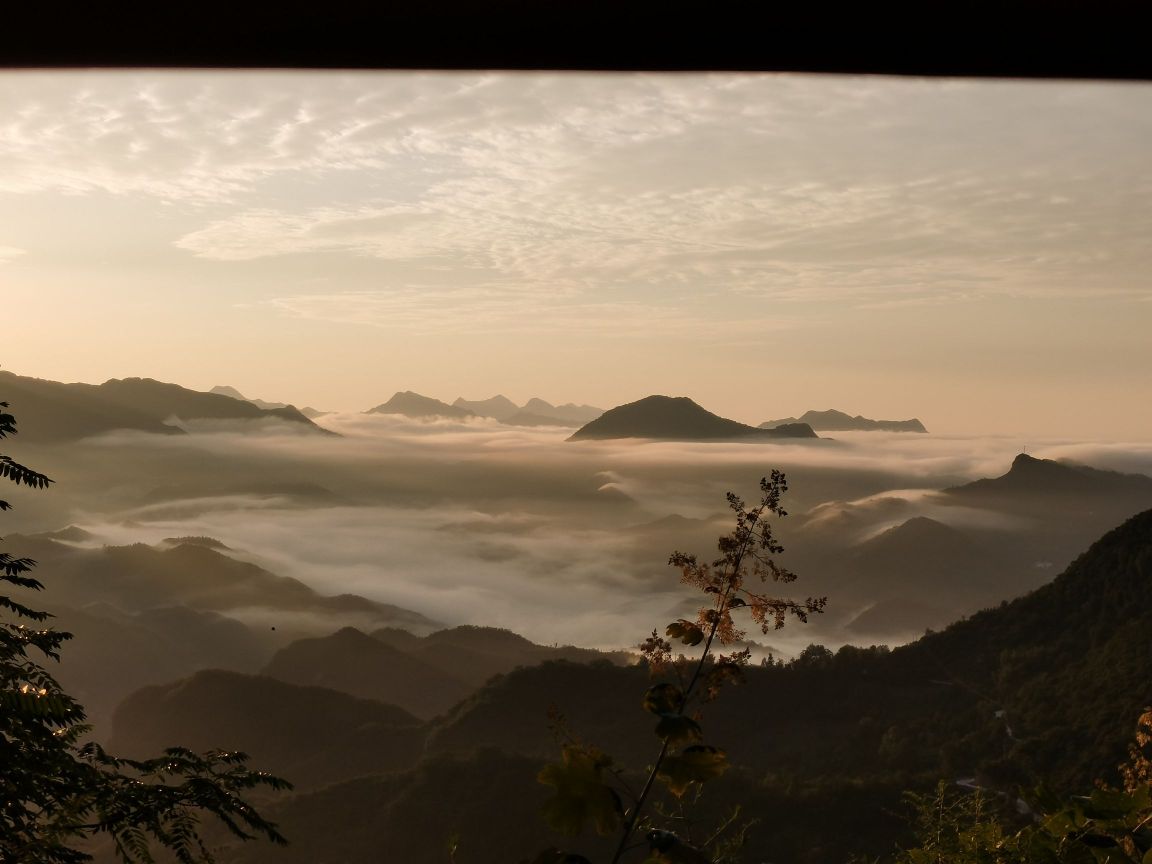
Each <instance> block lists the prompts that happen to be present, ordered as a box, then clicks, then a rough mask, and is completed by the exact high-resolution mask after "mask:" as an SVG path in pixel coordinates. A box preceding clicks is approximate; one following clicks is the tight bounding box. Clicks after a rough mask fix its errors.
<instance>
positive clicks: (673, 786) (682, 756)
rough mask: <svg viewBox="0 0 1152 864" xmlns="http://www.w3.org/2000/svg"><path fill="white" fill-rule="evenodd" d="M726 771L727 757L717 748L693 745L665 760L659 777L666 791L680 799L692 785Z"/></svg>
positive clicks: (712, 778)
mask: <svg viewBox="0 0 1152 864" xmlns="http://www.w3.org/2000/svg"><path fill="white" fill-rule="evenodd" d="M727 770H728V756H727V755H726V754H725V753H724V751H723V750H721V749H720V748H719V747H712V746H710V745H708V744H695V745H693V746H691V747H686V748H684V750H683V751H681V752H680V753H679V754H678V755H675V756H669V757H667V758H665V760H664V762H663V764H662V765H661V766H660V771H659V777H660V779H661V780H663V781H664V782H665V784H667V786H668V790H669V791H670V792H671V793H672V794H673V795H675V796H677V797H680V796H681V795H683V794H684V793H685V792H686V791H688V787H689V786H691V785H692V784H693V783H705V782H707V781H709V780H714V779H716V778H717V777H719V776H720V775H721V774H723V773H724V772H725V771H727Z"/></svg>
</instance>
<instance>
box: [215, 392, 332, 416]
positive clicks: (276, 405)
mask: <svg viewBox="0 0 1152 864" xmlns="http://www.w3.org/2000/svg"><path fill="white" fill-rule="evenodd" d="M208 392H209V393H215V394H217V395H219V396H227V397H228V398H229V399H238V400H240V401H241V402H248V403H251V404H252V405H255V406H256V407H257V408H263V409H264V410H265V411H277V410H281V409H284V408H291V409H293V410H294V411H295V410H299V412H300V413H301V414H303V415H304V416H305V417H307V418H308V419H309V420H315V419H316V418H317V417H323V416H324V415H325V414H327V413H328V412H327V411H318V410H316V409H315V408H309V407H307V406H305V407H304V408H300V409H297V408H296V406H295V405H289V404H288V403H287V402H265V401H264V400H263V399H249V398H248V397H247V396H245V395H244V394H243V393H241V392H240V391H239V390H237V389H236V388H235V387H229V386H228V385H227V384H221V385H217V386H215V387H213V388H212V389H211V390H209V391H208Z"/></svg>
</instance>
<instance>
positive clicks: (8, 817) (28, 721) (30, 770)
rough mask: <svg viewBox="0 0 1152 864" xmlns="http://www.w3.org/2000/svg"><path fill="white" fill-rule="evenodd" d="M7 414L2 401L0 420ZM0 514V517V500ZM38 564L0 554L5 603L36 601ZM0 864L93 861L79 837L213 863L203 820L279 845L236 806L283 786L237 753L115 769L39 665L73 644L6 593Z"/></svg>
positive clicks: (4, 422) (11, 467) (6, 472)
mask: <svg viewBox="0 0 1152 864" xmlns="http://www.w3.org/2000/svg"><path fill="white" fill-rule="evenodd" d="M7 408H8V404H7V403H5V402H0V409H7ZM15 432H16V421H15V418H14V417H13V416H12V415H11V414H9V413H7V411H6V410H0V438H5V437H7V436H9V435H12V434H15ZM0 476H2V477H6V478H7V479H9V480H11V481H13V482H15V483H16V484H18V485H20V484H23V485H26V486H30V487H32V488H35V489H44V488H46V487H47V486H48V485H49V484H50V483H52V480H51V479H50V478H48V477H46V476H45V475H43V474H41V473H39V472H37V471H33V470H32V469H30V468H27V467H25V466H23V465H21V464H19V463H18V462H16V461H15V460H13V459H12V458H11V457H9V456H6V455H3V454H0ZM0 509H3V510H7V509H9V504H8V503H7V502H6V501H0ZM35 566H36V562H35V561H33V560H31V559H29V558H20V557H14V556H12V555H10V554H8V553H5V552H0V583H3V587H4V588H5V589H6V590H7V591H9V592H11V591H14V590H15V591H18V590H25V591H40V590H42V589H43V585H42V584H41V583H40V582H39V581H38V580H37V579H35V578H33V577H32V576H31V575H29V574H30V573H31V571H32V569H33V568H34V567H35ZM0 613H3V614H5V615H6V616H7V617H9V618H11V620H0V765H3V771H2V772H0V860H2V861H5V862H13V864H72V862H79V861H85V860H88V859H89V858H90V857H91V856H89V855H88V854H87V853H85V852H83V851H81V850H80V849H78V848H76V844H77V843H78V842H79V841H81V840H82V839H84V838H88V837H92V836H95V835H99V834H106V835H108V836H109V837H110V838H111V840H112V842H113V845H114V846H115V849H116V852H117V853H118V855H119V857H120V858H121V859H122V860H124V861H125V862H129V864H132V862H151V861H152V860H153V859H152V856H151V852H150V841H154V842H156V843H158V844H159V845H160V846H162V847H165V848H166V849H168V850H170V851H171V853H172V854H173V855H174V856H175V858H176V860H177V861H179V862H182V864H193V862H207V861H211V860H212V856H211V854H210V853H209V850H208V848H207V847H206V845H205V844H204V842H203V840H202V839H201V837H200V834H199V820H200V817H201V815H202V814H204V813H208V814H211V815H213V816H215V817H216V818H217V819H218V820H219V821H220V822H222V823H223V824H224V826H225V827H226V828H227V829H228V830H229V831H231V832H232V833H233V834H235V835H236V836H238V837H241V838H244V839H248V838H251V837H254V836H256V835H260V836H263V837H266V838H268V839H269V840H272V841H273V842H277V843H283V842H284V838H283V837H282V836H281V835H280V833H279V831H278V830H277V829H276V826H275V825H274V824H273V823H271V822H269V821H267V820H266V819H264V818H263V817H262V816H261V815H260V814H259V812H257V810H256V809H255V808H254V807H253V806H252V805H251V804H250V803H249V802H248V801H246V800H245V799H244V797H243V793H245V792H247V791H249V790H252V789H256V788H258V787H270V788H272V789H285V788H289V784H287V783H286V782H285V781H283V780H281V779H279V778H277V777H273V776H272V775H270V774H266V773H264V772H259V771H253V770H251V769H249V768H247V767H246V766H245V761H246V759H247V757H246V756H245V755H244V754H243V753H229V752H223V751H211V752H208V753H205V754H202V755H197V754H195V753H192V752H189V751H187V750H184V749H179V748H174V749H169V750H166V751H165V752H164V755H162V756H160V757H158V758H155V759H148V760H131V759H118V758H116V757H114V756H111V755H109V754H108V753H106V752H104V750H103V749H102V748H101V747H100V746H99V745H97V744H94V743H87V744H82V743H81V742H82V738H83V737H84V735H85V734H86V733H87V732H88V731H89V727H87V726H86V725H84V719H85V715H84V709H83V707H82V706H81V705H80V704H79V703H78V702H77V701H76V700H75V699H73V698H72V697H70V696H69V695H68V694H67V693H65V692H64V691H63V690H62V689H61V687H60V685H59V684H58V683H57V682H56V680H55V679H54V678H53V677H52V675H51V674H50V673H49V672H48V671H47V669H45V668H44V666H43V665H41V664H42V661H41V660H39V659H38V656H37V655H38V654H39V655H43V657H44V658H47V659H49V660H59V659H60V648H61V646H62V645H63V643H64V642H66V641H67V640H68V639H70V638H71V634H69V633H66V632H63V631H59V630H54V629H52V628H51V627H50V626H44V625H45V622H47V621H48V619H49V618H50V617H51V616H50V615H49V614H48V613H47V612H44V611H41V610H38V609H34V608H32V607H30V606H28V605H26V604H25V603H23V602H21V601H20V600H18V599H16V598H15V597H14V596H12V595H11V594H8V593H6V594H3V595H0Z"/></svg>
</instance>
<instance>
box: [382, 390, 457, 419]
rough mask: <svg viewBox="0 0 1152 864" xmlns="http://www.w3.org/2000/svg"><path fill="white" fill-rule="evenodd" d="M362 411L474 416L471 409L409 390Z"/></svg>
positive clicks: (421, 416)
mask: <svg viewBox="0 0 1152 864" xmlns="http://www.w3.org/2000/svg"><path fill="white" fill-rule="evenodd" d="M364 413H365V414H403V415H404V416H405V417H415V418H430V417H451V418H456V419H464V418H465V417H475V416H476V415H475V414H474V413H473V412H472V411H469V410H467V409H465V408H458V407H456V406H455V405H449V404H448V403H447V402H441V401H440V400H439V399H433V398H431V397H430V396H421V395H420V394H419V393H413V392H412V391H411V390H399V391H397V392H396V393H394V394H393V396H392V398H391V399H389V400H388V401H387V402H383V403H381V404H380V405H377V406H376V407H375V408H369V409H368V410H367V411H365V412H364Z"/></svg>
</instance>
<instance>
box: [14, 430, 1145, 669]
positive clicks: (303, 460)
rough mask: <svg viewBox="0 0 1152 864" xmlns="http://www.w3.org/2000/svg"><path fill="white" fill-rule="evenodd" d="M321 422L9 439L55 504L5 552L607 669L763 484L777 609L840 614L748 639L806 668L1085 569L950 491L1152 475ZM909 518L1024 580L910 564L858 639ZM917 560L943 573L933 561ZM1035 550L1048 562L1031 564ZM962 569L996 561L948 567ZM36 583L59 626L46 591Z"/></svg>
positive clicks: (1125, 460)
mask: <svg viewBox="0 0 1152 864" xmlns="http://www.w3.org/2000/svg"><path fill="white" fill-rule="evenodd" d="M320 422H321V424H322V425H324V426H326V427H327V428H329V429H331V430H333V431H336V432H338V433H340V436H341V437H320V436H317V435H314V434H311V435H310V434H301V433H298V432H289V431H287V430H284V429H280V428H273V429H269V428H261V429H258V430H251V429H243V428H239V427H237V426H236V425H235V424H231V425H227V424H224V425H222V424H215V425H210V424H201V425H193V426H192V427H191V430H192V432H191V434H189V435H185V436H174V437H167V436H165V437H160V436H152V435H146V434H128V433H124V434H117V435H111V436H105V437H100V438H95V439H88V440H84V441H81V442H79V443H72V444H65V445H59V446H56V447H47V446H38V445H36V444H35V442H32V441H23V440H20V439H15V440H14V441H13V442H11V446H10V447H9V448H8V449H9V451H10V452H11V453H12V454H13V455H14V456H16V457H18V458H20V459H21V461H23V462H25V463H26V464H29V465H31V466H33V467H36V468H38V469H39V470H42V471H45V472H46V473H48V474H49V475H50V476H52V477H53V478H54V479H55V480H56V481H57V482H56V484H55V485H54V486H53V487H52V488H51V489H50V490H49V491H47V492H30V491H29V492H25V491H23V490H21V491H20V493H19V495H18V496H17V495H15V494H13V495H10V496H9V497H10V498H11V499H12V500H13V503H14V504H16V505H17V509H15V510H14V511H12V513H11V514H8V515H7V516H6V517H5V531H6V533H13V532H15V531H21V532H24V533H32V532H37V531H48V530H54V529H58V528H61V527H63V526H66V525H69V524H75V525H78V526H80V527H82V528H84V529H86V530H87V531H89V532H91V533H92V535H93V537H92V538H91V539H90V540H84V541H80V542H81V543H82V544H85V545H96V546H99V545H124V544H132V543H146V544H156V543H159V542H160V541H161V540H163V539H165V538H172V537H186V536H207V537H212V538H216V539H217V540H219V541H221V542H222V543H224V544H225V545H226V546H227V547H229V550H231V551H230V552H228V553H227V554H230V555H233V556H234V557H238V558H241V559H244V560H248V561H252V562H255V563H257V564H259V565H261V566H262V567H264V568H266V569H268V570H271V571H272V572H274V573H277V574H280V575H283V576H291V577H295V578H297V579H299V580H301V581H303V582H304V583H306V584H307V585H309V586H311V587H312V588H314V589H316V590H317V591H319V592H321V593H324V594H341V593H355V594H360V595H363V596H364V597H367V598H370V599H373V600H377V601H381V602H385V603H389V604H395V605H398V606H402V607H405V608H408V609H411V610H414V611H416V612H419V613H422V614H423V615H425V616H428V617H429V618H431V619H434V620H435V621H437V622H442V623H443V624H445V625H453V624H465V623H470V624H483V625H494V626H499V627H506V628H509V629H512V630H515V631H516V632H518V633H521V634H523V635H525V636H527V637H528V638H530V639H532V640H534V641H536V642H540V643H544V644H552V643H561V644H564V643H572V644H578V645H584V646H596V647H613V648H614V647H621V646H631V645H635V644H636V643H637V642H639V641H640V640H641V639H642V638H643V637H644V636H645V634H647V633H648V632H650V631H651V630H652V628H653V627H657V626H659V627H661V628H662V627H663V625H664V624H665V623H666V622H667V621H668V620H669V618H670V617H671V616H674V615H677V614H684V613H686V612H687V611H688V610H689V609H690V608H691V607H692V606H693V605H695V604H696V602H697V600H698V598H697V597H694V596H693V595H692V592H691V591H690V590H689V589H687V588H685V587H683V586H681V585H680V584H679V581H678V575H679V574H678V573H677V572H676V571H674V570H673V569H672V568H670V567H668V566H667V563H666V562H667V559H668V555H669V554H670V553H671V552H672V551H673V550H674V549H680V550H683V551H690V552H695V553H697V554H698V555H699V556H700V557H711V556H712V554H713V553H714V551H715V540H716V537H717V536H718V535H719V534H720V533H723V532H726V531H728V530H730V521H729V519H728V517H727V515H726V505H725V499H724V495H725V493H726V492H727V491H729V490H732V491H735V492H736V493H738V494H740V495H742V496H744V497H745V498H746V499H747V500H749V501H754V500H755V498H756V490H757V481H758V479H759V478H760V477H761V476H763V475H765V474H767V473H768V472H769V471H770V470H771V469H773V468H780V469H782V470H784V471H786V472H787V475H788V480H789V482H790V485H791V491H790V492H789V494H788V496H787V497H786V500H785V506H786V507H787V508H788V510H789V511H790V514H791V515H789V516H788V517H787V518H786V519H784V520H783V521H782V522H780V523H779V531H778V533H779V535H780V537H781V539H782V540H783V542H784V544H785V546H786V547H787V551H786V552H785V553H784V554H783V555H782V556H780V557H779V561H780V563H782V564H784V565H785V566H788V567H791V568H792V569H794V570H795V571H796V572H797V573H798V574H799V576H800V579H799V581H797V582H796V583H794V584H793V585H791V586H780V593H791V594H796V595H801V596H803V595H807V594H810V593H827V594H828V613H827V615H825V616H823V620H818V621H814V622H813V623H811V624H809V625H806V626H805V625H801V624H793V623H790V624H789V625H788V626H787V627H786V628H785V629H784V630H782V631H779V632H776V633H771V634H768V635H767V636H761V635H760V634H759V633H752V634H749V635H750V638H754V639H756V640H757V641H760V642H762V643H763V644H765V645H770V646H772V647H773V648H774V649H775V650H776V651H778V652H781V653H784V654H793V653H795V652H796V651H798V650H799V649H800V648H802V647H803V646H805V645H807V644H809V643H811V642H816V641H819V642H823V643H824V644H828V645H832V646H834V645H838V644H841V643H843V642H846V641H854V642H864V643H871V642H887V643H895V642H899V641H903V640H906V639H908V638H912V637H914V636H916V635H918V634H919V633H920V632H923V630H924V628H925V627H927V626H932V627H938V626H941V625H942V624H945V623H947V621H948V620H950V619H951V618H954V617H957V616H959V615H961V614H965V613H969V612H971V611H974V609H975V608H979V607H980V606H982V605H986V604H987V603H988V602H994V601H995V600H997V599H1003V598H1004V597H1010V596H1013V595H1014V594H1016V593H1021V592H1022V591H1024V590H1027V589H1028V588H1030V587H1032V586H1033V585H1035V584H1040V583H1041V582H1043V581H1046V580H1047V579H1050V578H1051V577H1052V576H1054V575H1055V574H1056V572H1058V568H1062V567H1063V566H1064V564H1065V563H1067V562H1066V561H1065V560H1058V559H1060V558H1061V556H1064V557H1069V556H1071V555H1074V554H1076V552H1077V551H1079V545H1078V544H1080V542H1081V540H1080V538H1078V537H1077V538H1075V541H1074V542H1075V544H1077V548H1065V547H1061V546H1060V544H1059V542H1057V541H1053V543H1054V545H1053V546H1052V549H1051V551H1045V549H1046V548H1047V547H1045V548H1041V546H1042V539H1041V540H1037V539H1036V538H1037V537H1040V536H1041V534H1042V533H1043V532H1042V526H1041V524H1040V520H1038V519H1037V518H1034V517H1033V516H1031V515H1029V513H1027V512H1014V513H1008V512H1001V511H999V510H991V509H981V508H978V507H974V506H959V505H958V504H956V503H950V502H948V501H947V500H946V499H944V498H942V497H941V496H939V495H937V494H935V493H936V492H937V491H938V490H941V489H943V488H946V487H949V486H955V485H959V484H962V483H965V482H968V481H970V480H973V479H977V478H981V477H996V476H999V475H1002V474H1004V473H1005V472H1006V471H1008V469H1009V467H1010V465H1011V464H1012V461H1013V458H1014V457H1015V456H1016V455H1017V454H1018V453H1020V452H1021V451H1022V450H1023V449H1025V448H1026V449H1027V452H1028V453H1029V454H1030V455H1034V456H1037V457H1041V458H1060V459H1071V460H1074V461H1076V462H1079V463H1082V464H1087V465H1092V466H1094V467H1097V468H1107V469H1111V470H1119V471H1125V472H1138V473H1145V474H1152V445H1149V444H1147V443H1141V444H1126V443H1122V442H1113V443H1092V442H1083V441H1071V440H1056V439H1052V440H1044V441H1040V440H1028V441H1024V440H1019V439H1015V438H996V437H988V438H980V439H976V438H962V437H949V436H946V435H937V434H931V435H918V434H895V433H831V434H830V437H831V438H832V439H834V440H818V441H811V442H797V443H741V444H681V443H647V442H637V441H629V442H580V443H568V442H566V441H565V438H566V437H567V435H568V434H570V430H562V429H553V428H544V429H521V428H509V427H507V426H502V425H500V424H498V423H496V422H495V421H487V420H473V421H469V422H466V423H451V422H422V421H416V420H408V419H406V418H403V417H399V416H395V415H366V414H356V415H329V416H326V417H324V418H323V419H322V420H321V421H320ZM915 516H928V517H930V518H932V519H934V520H936V521H937V522H940V523H943V525H945V526H950V527H951V528H955V529H957V530H958V531H959V532H960V534H961V535H962V537H961V539H959V540H957V542H958V543H961V547H962V548H967V547H963V545H962V544H963V543H964V542H967V539H971V540H972V548H973V549H974V550H975V551H974V553H973V554H976V552H981V553H982V552H983V551H986V549H987V548H988V547H989V544H990V543H993V541H989V540H988V538H995V537H1002V538H1004V539H1005V540H1006V541H1011V540H1012V539H1013V538H1015V537H1017V536H1019V537H1024V536H1025V535H1027V536H1028V537H1030V538H1031V540H1030V541H1029V542H1030V543H1032V544H1033V545H1032V546H1031V547H1029V548H1028V549H1027V550H1026V551H1024V552H1021V553H1020V555H1021V556H1023V557H1021V560H1020V561H1019V562H1015V563H1013V562H1009V563H1005V562H1007V561H1008V559H1007V558H1004V560H1000V559H997V561H998V562H999V563H997V565H996V566H997V567H998V568H1000V569H998V570H996V572H997V573H1001V572H1004V573H1012V574H1016V575H1014V576H1011V577H1010V578H999V577H998V579H997V584H996V585H993V586H989V585H988V584H987V579H985V578H984V577H981V576H980V575H979V574H972V575H973V579H972V582H973V586H974V587H973V588H972V590H971V591H966V589H965V577H964V573H963V572H961V573H959V574H957V573H948V574H946V575H938V574H934V573H928V572H924V573H920V572H919V571H918V570H917V566H918V564H917V561H916V560H909V559H910V557H911V558H915V557H916V556H915V555H914V554H912V552H910V551H909V550H915V549H916V548H917V547H915V545H913V546H904V547H901V550H903V551H900V550H897V551H896V552H894V553H892V554H895V555H896V556H897V557H896V559H895V560H896V561H897V563H901V562H902V566H904V568H905V571H906V574H905V576H904V577H902V578H906V579H907V580H908V581H907V583H906V584H907V585H912V584H913V583H915V592H913V593H915V597H914V598H912V599H913V600H915V602H911V600H909V597H910V596H911V595H909V594H908V593H907V591H906V588H905V583H900V584H895V583H893V582H892V581H891V580H889V581H888V582H887V583H884V585H883V587H882V589H881V588H879V587H878V588H877V589H876V591H877V592H880V591H881V590H882V591H883V592H887V593H886V594H885V597H886V598H887V599H888V600H889V601H893V602H895V601H896V600H899V601H901V602H902V601H904V600H909V603H907V604H905V605H903V606H900V607H899V609H896V607H893V609H895V611H892V612H891V613H885V615H879V614H878V613H877V614H876V615H874V616H873V619H868V618H867V617H866V616H865V617H861V616H862V614H863V613H868V612H869V610H870V609H872V607H873V606H874V605H875V601H876V599H877V598H879V597H880V594H879V593H875V594H873V593H870V592H871V588H870V587H869V583H868V581H867V580H868V579H870V578H877V579H880V578H881V577H880V576H875V577H874V576H873V575H872V574H879V573H888V572H889V571H890V570H891V563H890V562H889V563H888V564H884V563H883V560H882V556H881V558H880V559H877V558H875V555H874V554H873V552H867V553H866V552H865V551H863V550H865V546H866V545H867V543H868V541H869V540H875V539H876V538H877V537H879V536H880V535H881V534H883V532H884V531H885V530H887V529H889V528H892V527H894V526H898V525H901V524H903V523H905V522H906V521H907V520H908V519H911V518H912V517H915ZM1104 527H1105V528H1106V527H1110V525H1106V526H1104ZM1089 529H1090V530H1092V531H1095V530H1096V526H1088V528H1087V529H1086V530H1089ZM1029 532H1031V533H1029ZM1038 532H1039V533H1038ZM958 536H959V535H958ZM964 538H967V539H964ZM1089 539H1091V538H1089ZM1033 541H1035V542H1033ZM1069 542H1072V541H1069ZM925 543H926V544H927V545H926V546H925V547H924V548H925V549H926V550H927V551H926V552H925V554H926V555H928V557H931V552H932V549H934V548H936V549H938V547H939V543H938V542H936V541H933V540H931V538H929V539H927V540H925ZM861 544H865V545H863V546H862V545H861ZM1038 544H1039V545H1038ZM9 545H10V544H9ZM874 545H875V544H874ZM993 545H994V543H993ZM1009 545H1010V543H1009V544H1006V545H1005V546H1004V548H1005V549H1008V548H1009ZM1024 545H1027V544H1024ZM961 547H958V548H961ZM1033 547H1034V548H1033ZM1036 549H1038V550H1039V551H1035V556H1034V557H1035V558H1036V560H1031V558H1029V560H1024V557H1027V556H1031V555H1033V551H1034V550H1036ZM10 551H13V552H18V551H19V550H18V549H11V550H10ZM876 554H879V553H876ZM1006 554H1007V553H1006ZM869 555H873V557H872V558H869V557H868V556H869ZM926 560H927V559H926ZM969 560H971V561H976V560H981V559H978V558H972V559H964V561H959V560H958V561H957V566H961V567H962V566H967V564H966V563H965V562H966V561H969ZM845 561H849V562H852V561H854V562H857V565H858V567H857V570H855V571H852V569H851V567H849V566H848V565H847V564H845ZM870 562H871V563H870ZM878 562H879V563H878ZM924 566H925V567H929V566H931V567H937V565H936V564H931V565H929V564H925V565H924ZM1013 568H1015V569H1013ZM898 569H899V568H898ZM945 569H947V568H945ZM994 569H995V568H994ZM850 571H851V572H850ZM38 575H39V576H40V578H41V579H42V580H43V581H44V582H45V584H46V586H47V592H46V593H45V595H44V597H43V600H42V603H43V605H44V606H46V607H48V608H51V605H52V602H53V592H52V573H51V572H50V570H49V569H47V568H42V572H39V573H38ZM932 579H939V580H940V582H939V585H938V586H937V587H934V584H935V583H932V581H931V580H932ZM982 580H983V581H982ZM1014 580H1015V581H1014ZM877 584H878V585H879V583H877ZM916 592H918V593H916ZM997 594H1000V595H1002V596H999V597H998V596H996V595H997ZM909 604H910V605H909ZM256 611H257V610H252V614H253V615H255V614H256ZM873 611H875V610H873ZM869 621H871V623H869Z"/></svg>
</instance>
